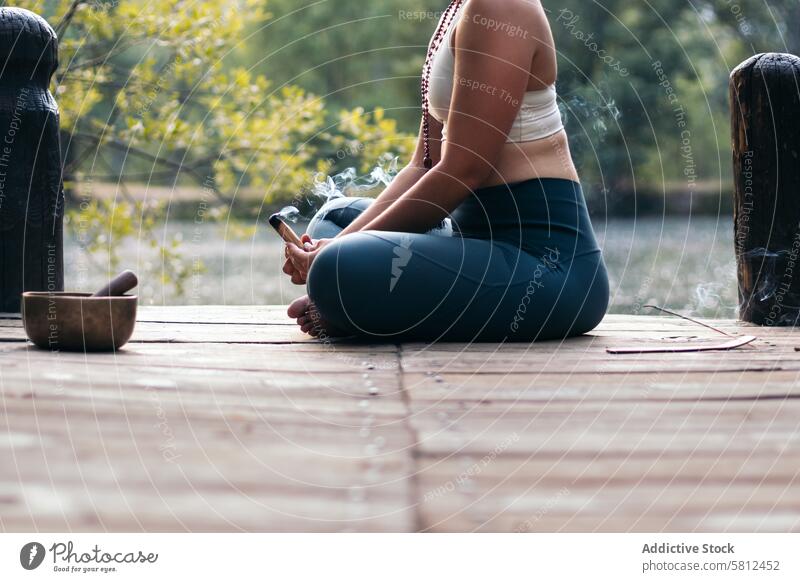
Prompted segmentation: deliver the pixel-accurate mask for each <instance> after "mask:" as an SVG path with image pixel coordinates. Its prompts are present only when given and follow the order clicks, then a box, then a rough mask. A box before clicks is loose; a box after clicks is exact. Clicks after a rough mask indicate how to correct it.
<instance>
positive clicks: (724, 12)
mask: <svg viewBox="0 0 800 582" xmlns="http://www.w3.org/2000/svg"><path fill="white" fill-rule="evenodd" d="M693 3H694V4H695V5H697V6H698V7H699V8H700V9H706V10H710V11H711V12H712V13H713V14H714V16H715V17H716V19H717V20H718V21H719V22H720V23H722V24H723V25H725V26H726V27H727V29H728V30H729V31H730V32H732V33H734V34H735V35H736V36H738V38H739V39H740V40H741V42H742V45H743V46H744V47H748V48H749V49H750V50H749V52H750V53H759V52H789V53H793V54H800V2H798V1H797V0H693Z"/></svg>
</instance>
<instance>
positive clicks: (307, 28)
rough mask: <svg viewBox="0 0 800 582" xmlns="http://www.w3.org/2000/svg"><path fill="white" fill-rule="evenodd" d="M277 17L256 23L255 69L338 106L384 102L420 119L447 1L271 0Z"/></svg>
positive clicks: (410, 122) (407, 123) (397, 113)
mask: <svg viewBox="0 0 800 582" xmlns="http://www.w3.org/2000/svg"><path fill="white" fill-rule="evenodd" d="M268 5H269V7H270V10H272V11H273V13H274V14H275V15H276V17H275V18H274V19H273V20H272V21H270V22H268V23H266V24H265V25H263V26H257V27H254V29H255V33H256V34H257V35H258V39H259V42H258V43H255V44H253V45H252V46H251V48H250V49H249V55H250V56H251V59H252V60H253V61H254V62H255V63H256V66H257V67H258V69H259V70H260V71H262V72H265V73H267V74H268V75H269V77H270V78H271V79H273V80H275V81H276V82H277V83H284V82H286V83H294V84H299V85H301V86H302V87H304V88H306V89H308V90H310V91H314V92H316V93H318V94H321V95H324V96H325V98H326V100H327V101H328V102H329V103H332V104H335V105H336V106H338V107H344V108H351V107H354V106H356V105H357V106H360V107H363V108H364V109H366V110H367V111H371V110H373V109H375V108H376V107H382V108H384V109H385V110H386V111H387V112H388V113H389V114H390V115H391V116H392V117H394V118H397V119H398V120H399V121H400V122H401V126H402V128H403V129H404V130H405V131H409V132H416V130H417V128H418V127H419V117H420V113H419V74H420V71H421V70H422V64H423V60H424V58H425V47H426V46H427V44H428V41H429V40H430V36H431V34H432V33H433V29H434V27H435V26H436V22H437V20H438V18H439V16H440V13H439V12H438V11H440V10H443V9H444V8H445V7H446V5H447V2H433V1H431V0H375V1H373V2H357V1H351V0H268Z"/></svg>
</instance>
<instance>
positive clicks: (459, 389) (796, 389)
mask: <svg viewBox="0 0 800 582" xmlns="http://www.w3.org/2000/svg"><path fill="white" fill-rule="evenodd" d="M798 380H800V372H784V371H777V372H764V373H762V374H749V373H741V372H722V373H700V372H693V373H686V374H684V375H683V377H681V376H680V375H676V374H675V373H671V372H670V373H667V372H662V373H659V372H651V373H644V374H630V373H627V372H606V373H603V372H596V373H593V374H572V375H570V374H552V373H539V374H467V373H452V374H451V373H449V372H443V373H441V374H431V373H425V374H421V373H409V374H406V375H405V376H404V383H405V386H406V389H407V390H408V392H409V394H410V397H411V399H412V401H413V402H415V403H417V404H418V405H420V406H423V405H424V404H425V403H438V402H455V403H460V402H464V403H476V402H480V403H482V404H493V405H498V406H501V405H506V406H517V405H521V404H524V403H527V402H538V403H542V402H553V401H559V400H577V401H581V402H585V401H591V400H600V401H604V402H623V401H626V400H627V401H637V400H672V401H677V400H723V399H742V400H754V399H757V398H778V397H787V396H793V397H800V382H798Z"/></svg>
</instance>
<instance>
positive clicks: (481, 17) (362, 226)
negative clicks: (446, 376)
mask: <svg viewBox="0 0 800 582" xmlns="http://www.w3.org/2000/svg"><path fill="white" fill-rule="evenodd" d="M497 23H500V26H498V25H497ZM503 23H508V26H502V24H503ZM512 23H513V24H512ZM555 80H556V50H555V47H554V44H553V37H552V33H551V31H550V26H549V24H548V22H547V18H546V16H545V13H544V9H543V8H542V6H541V4H540V3H539V2H531V1H530V0H502V1H498V0H454V1H453V2H451V3H450V5H449V7H448V8H447V10H446V11H445V12H444V14H443V16H442V18H441V20H440V22H439V26H438V28H437V31H436V33H435V34H434V36H433V39H432V40H431V44H430V47H429V52H428V58H427V61H426V64H425V68H424V70H423V78H422V94H423V99H422V102H423V104H422V122H421V129H420V137H419V140H418V144H417V148H416V152H415V154H414V157H413V159H412V160H411V162H410V163H409V164H408V166H406V167H405V168H404V169H403V170H402V171H401V172H400V173H398V175H397V176H396V177H395V179H394V181H393V182H392V183H391V184H390V185H389V186H388V187H387V188H386V190H385V191H384V192H383V193H382V194H381V195H380V196H379V197H378V198H377V199H375V200H374V201H372V200H368V199H364V198H340V199H337V200H334V201H332V202H330V203H328V204H326V205H325V206H324V207H323V208H322V209H321V210H320V212H319V213H318V214H317V215H316V216H315V217H314V220H312V222H311V224H310V225H309V229H308V232H307V234H306V235H305V236H304V241H305V243H306V244H305V245H304V247H305V248H302V249H301V248H299V247H297V246H295V245H287V248H286V256H287V261H286V264H285V265H284V271H285V272H286V273H287V274H289V275H290V276H291V277H292V281H293V282H294V283H296V284H306V285H307V293H308V295H307V296H304V297H301V298H300V299H298V300H296V301H295V302H294V303H293V304H292V305H291V306H290V308H289V315H290V317H292V318H295V319H297V322H298V324H299V325H300V327H301V328H302V330H303V331H304V332H307V333H310V334H312V335H315V336H342V335H346V336H362V337H368V338H371V339H376V340H386V341H395V340H409V339H414V340H420V341H429V342H433V341H437V340H447V341H462V342H467V341H493V342H502V341H526V342H527V341H535V340H544V339H560V338H566V337H569V336H573V335H578V334H582V333H585V332H588V331H590V330H592V329H593V328H594V327H595V326H597V324H598V323H599V322H600V321H601V319H602V318H603V316H604V315H605V312H606V308H607V305H608V296H609V288H608V278H607V273H606V268H605V265H604V263H603V257H602V254H601V251H600V248H599V247H598V244H597V241H596V239H595V235H594V232H593V230H592V225H591V223H590V220H589V214H588V212H587V209H586V203H585V201H584V197H583V193H582V190H581V186H580V184H579V182H578V175H577V171H576V169H575V166H574V165H573V162H572V159H571V156H570V153H569V144H568V141H567V136H566V133H565V132H564V126H563V124H562V120H561V115H560V112H559V109H558V104H557V95H556V90H555ZM445 218H449V223H450V224H452V232H450V231H449V230H448V229H446V228H442V224H443V221H444V219H445Z"/></svg>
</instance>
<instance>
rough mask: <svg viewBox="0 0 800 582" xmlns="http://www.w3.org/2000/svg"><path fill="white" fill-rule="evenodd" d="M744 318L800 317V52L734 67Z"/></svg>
mask: <svg viewBox="0 0 800 582" xmlns="http://www.w3.org/2000/svg"><path fill="white" fill-rule="evenodd" d="M730 95H731V109H732V116H731V125H732V129H733V178H734V186H735V189H734V229H735V245H736V260H737V267H738V276H739V302H740V309H739V317H740V318H741V319H742V320H743V321H747V322H752V323H756V324H759V325H770V326H772V325H776V326H777V325H791V326H793V325H798V323H800V58H798V57H796V56H794V55H787V54H777V53H768V54H761V55H756V56H754V57H752V58H750V59H748V60H746V61H745V62H743V63H742V64H741V65H739V66H738V67H736V69H734V71H733V73H731V82H730Z"/></svg>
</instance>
